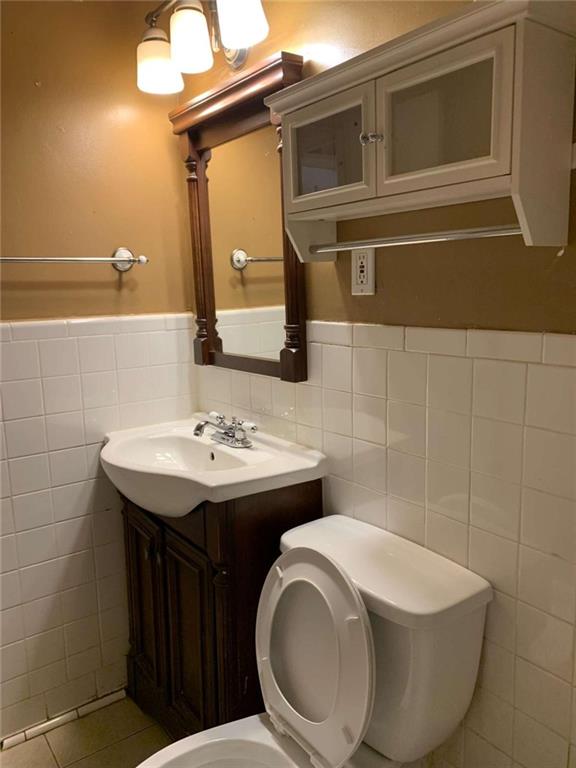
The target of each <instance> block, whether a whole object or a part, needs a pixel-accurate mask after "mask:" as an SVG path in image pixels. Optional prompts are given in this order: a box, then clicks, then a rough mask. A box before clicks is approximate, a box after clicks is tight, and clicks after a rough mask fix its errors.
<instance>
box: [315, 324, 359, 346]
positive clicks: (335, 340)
mask: <svg viewBox="0 0 576 768" xmlns="http://www.w3.org/2000/svg"><path fill="white" fill-rule="evenodd" d="M307 327H308V340H309V341H318V342H321V343H322V344H343V345H345V346H350V345H351V344H352V328H353V326H352V323H326V322H322V321H318V320H313V321H311V322H309V323H307Z"/></svg>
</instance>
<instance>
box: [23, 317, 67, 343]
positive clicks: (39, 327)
mask: <svg viewBox="0 0 576 768" xmlns="http://www.w3.org/2000/svg"><path fill="white" fill-rule="evenodd" d="M11 327H12V340H13V341H27V340H29V339H59V338H62V337H64V336H68V328H67V325H66V321H65V320H41V321H38V322H32V323H30V322H18V323H11Z"/></svg>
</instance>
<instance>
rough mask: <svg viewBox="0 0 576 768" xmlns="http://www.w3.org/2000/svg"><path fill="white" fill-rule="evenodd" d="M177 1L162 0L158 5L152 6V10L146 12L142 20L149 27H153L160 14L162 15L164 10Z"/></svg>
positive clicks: (171, 6) (167, 9)
mask: <svg viewBox="0 0 576 768" xmlns="http://www.w3.org/2000/svg"><path fill="white" fill-rule="evenodd" d="M177 2H178V0H164V2H162V3H160V5H158V6H157V7H156V8H154V10H153V11H150V12H149V13H147V14H146V16H145V17H144V21H145V22H146V24H147V25H148V26H149V27H155V26H156V24H157V23H158V19H159V18H160V16H162V14H163V13H164V12H165V11H169V10H170V8H173V7H174V6H175V5H176V3H177Z"/></svg>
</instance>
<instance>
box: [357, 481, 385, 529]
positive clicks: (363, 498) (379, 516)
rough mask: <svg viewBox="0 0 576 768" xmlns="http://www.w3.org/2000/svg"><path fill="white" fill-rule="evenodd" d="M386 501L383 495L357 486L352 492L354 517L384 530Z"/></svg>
mask: <svg viewBox="0 0 576 768" xmlns="http://www.w3.org/2000/svg"><path fill="white" fill-rule="evenodd" d="M386 501H387V499H386V496H385V495H384V494H381V493H378V492H377V491H373V490H371V489H370V488H364V487H363V486H361V485H357V486H356V487H355V492H354V517H355V518H356V520H361V521H362V522H364V523H370V525H375V526H376V527H377V528H386V524H387V517H386Z"/></svg>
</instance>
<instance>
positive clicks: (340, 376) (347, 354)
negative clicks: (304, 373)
mask: <svg viewBox="0 0 576 768" xmlns="http://www.w3.org/2000/svg"><path fill="white" fill-rule="evenodd" d="M322 382H323V384H324V386H325V387H326V388H328V389H339V390H342V391H343V392H350V391H351V389H352V349H351V348H350V347H341V346H337V345H331V344H327V345H326V346H325V347H324V349H323V351H322Z"/></svg>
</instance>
